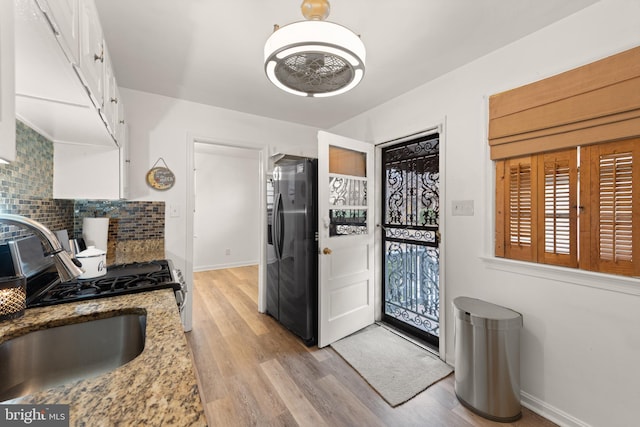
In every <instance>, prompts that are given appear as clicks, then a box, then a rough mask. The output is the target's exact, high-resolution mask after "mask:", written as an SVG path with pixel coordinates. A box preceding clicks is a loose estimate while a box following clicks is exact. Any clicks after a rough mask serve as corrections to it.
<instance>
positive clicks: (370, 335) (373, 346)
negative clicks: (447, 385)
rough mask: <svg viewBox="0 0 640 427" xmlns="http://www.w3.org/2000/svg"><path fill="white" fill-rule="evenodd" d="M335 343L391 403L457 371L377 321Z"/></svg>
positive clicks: (402, 399) (403, 399)
mask: <svg viewBox="0 0 640 427" xmlns="http://www.w3.org/2000/svg"><path fill="white" fill-rule="evenodd" d="M331 347H333V349H334V350H335V351H336V352H338V354H339V355H340V356H342V358H343V359H344V360H346V361H347V363H349V364H350V365H351V366H352V367H353V368H354V369H355V370H356V371H357V372H358V373H359V374H360V375H361V376H362V377H363V378H364V379H365V380H366V381H367V382H368V383H369V384H370V385H371V387H373V388H374V389H375V390H376V391H377V392H378V394H380V396H382V398H383V399H384V400H386V401H387V403H389V405H391V406H398V405H400V404H401V403H404V402H406V401H407V400H409V399H411V398H412V397H414V396H416V395H417V394H418V393H420V392H421V391H423V390H425V389H426V388H428V387H429V386H430V385H432V384H434V383H436V382H437V381H439V380H441V379H442V378H444V377H446V376H447V375H449V374H450V373H451V372H453V368H451V366H449V365H447V364H446V363H444V362H442V361H441V360H440V359H438V358H437V357H435V356H434V355H432V354H431V353H429V352H428V351H427V350H425V349H423V348H421V347H419V346H417V345H415V344H413V343H412V342H410V341H408V340H406V339H404V338H402V337H400V336H398V335H397V334H394V333H393V332H390V331H388V330H387V329H385V328H383V327H381V326H377V325H372V326H369V327H367V328H365V329H363V330H361V331H358V332H356V333H354V334H352V335H349V336H348V337H345V338H342V339H341V340H339V341H336V342H334V343H333V344H331Z"/></svg>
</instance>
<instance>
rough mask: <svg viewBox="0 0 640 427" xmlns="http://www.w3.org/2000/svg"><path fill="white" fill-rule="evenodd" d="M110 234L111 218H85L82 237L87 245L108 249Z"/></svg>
mask: <svg viewBox="0 0 640 427" xmlns="http://www.w3.org/2000/svg"><path fill="white" fill-rule="evenodd" d="M108 234H109V218H83V219H82V237H83V238H84V242H85V243H86V245H87V247H89V246H95V247H96V248H98V249H102V250H103V251H105V252H106V251H107V236H108Z"/></svg>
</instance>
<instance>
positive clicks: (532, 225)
mask: <svg viewBox="0 0 640 427" xmlns="http://www.w3.org/2000/svg"><path fill="white" fill-rule="evenodd" d="M536 163H537V162H536V158H535V157H532V156H528V157H521V158H517V159H509V160H506V161H505V196H504V197H505V199H504V202H505V207H506V209H505V236H504V238H505V256H506V257H507V258H511V259H519V260H523V261H536V258H537V254H536V251H535V250H534V249H535V244H536V241H537V230H536V229H537V213H536V212H537V210H536V206H535V200H534V195H535V194H536V193H537V191H536V188H537V181H536V176H537V170H536Z"/></svg>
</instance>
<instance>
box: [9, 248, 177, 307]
mask: <svg viewBox="0 0 640 427" xmlns="http://www.w3.org/2000/svg"><path fill="white" fill-rule="evenodd" d="M0 270H1V271H2V272H3V274H4V275H9V276H13V275H21V276H25V277H26V278H27V301H26V302H27V307H43V306H48V305H55V304H62V303H67V302H73V301H82V300H90V299H95V298H106V297H112V296H117V295H125V294H134V293H138V292H147V291H154V290H158V289H173V291H174V293H175V296H176V301H177V303H178V307H179V309H180V311H182V310H183V308H184V305H185V300H186V293H187V287H186V285H185V281H184V279H183V277H182V273H181V272H180V270H178V269H176V268H174V266H173V263H172V262H171V260H169V259H164V260H156V261H146V262H133V263H127V264H116V265H111V266H108V267H107V273H106V274H105V275H103V276H100V277H94V278H91V279H75V280H72V281H70V282H65V283H61V282H60V278H59V276H58V272H57V270H56V268H55V265H54V264H53V260H52V258H51V257H50V256H48V255H46V254H45V253H44V252H43V249H42V245H41V243H40V241H39V239H38V238H37V237H35V236H29V237H26V238H23V239H19V240H15V241H11V242H8V244H6V245H0ZM5 270H6V271H5Z"/></svg>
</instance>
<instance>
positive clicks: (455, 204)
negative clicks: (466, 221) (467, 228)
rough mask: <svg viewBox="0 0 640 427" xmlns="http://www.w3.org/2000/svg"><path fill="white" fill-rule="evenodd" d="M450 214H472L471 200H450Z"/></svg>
mask: <svg viewBox="0 0 640 427" xmlns="http://www.w3.org/2000/svg"><path fill="white" fill-rule="evenodd" d="M451 215H453V216H473V200H454V201H452V202H451Z"/></svg>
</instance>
